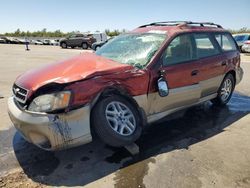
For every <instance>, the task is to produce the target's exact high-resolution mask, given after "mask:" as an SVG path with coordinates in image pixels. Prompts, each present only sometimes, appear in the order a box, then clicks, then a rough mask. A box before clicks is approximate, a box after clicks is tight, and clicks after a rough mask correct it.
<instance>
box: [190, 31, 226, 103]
mask: <svg viewBox="0 0 250 188" xmlns="http://www.w3.org/2000/svg"><path fill="white" fill-rule="evenodd" d="M194 40H195V47H196V56H197V58H198V59H199V61H200V68H199V85H200V89H201V98H203V97H206V96H209V95H211V94H214V93H216V92H217V90H218V88H219V86H220V84H221V82H222V80H223V77H224V74H225V68H226V62H225V57H224V55H223V54H222V52H221V50H220V48H219V45H218V44H217V42H216V40H215V38H214V37H213V35H212V34H210V33H195V34H194Z"/></svg>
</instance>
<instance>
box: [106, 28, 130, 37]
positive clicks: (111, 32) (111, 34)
mask: <svg viewBox="0 0 250 188" xmlns="http://www.w3.org/2000/svg"><path fill="white" fill-rule="evenodd" d="M125 32H126V30H125V29H123V30H121V31H119V30H118V29H115V30H113V31H110V30H109V29H105V33H106V34H107V35H108V36H110V37H113V36H117V35H120V34H121V33H125Z"/></svg>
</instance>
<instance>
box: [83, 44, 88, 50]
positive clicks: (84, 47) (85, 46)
mask: <svg viewBox="0 0 250 188" xmlns="http://www.w3.org/2000/svg"><path fill="white" fill-rule="evenodd" d="M82 49H84V50H86V49H88V44H87V43H86V42H84V43H82Z"/></svg>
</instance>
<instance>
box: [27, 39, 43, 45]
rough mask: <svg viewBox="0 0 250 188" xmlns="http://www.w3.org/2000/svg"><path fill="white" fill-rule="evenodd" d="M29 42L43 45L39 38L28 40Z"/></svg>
mask: <svg viewBox="0 0 250 188" xmlns="http://www.w3.org/2000/svg"><path fill="white" fill-rule="evenodd" d="M30 43H31V44H35V45H43V42H42V41H40V40H31V42H30Z"/></svg>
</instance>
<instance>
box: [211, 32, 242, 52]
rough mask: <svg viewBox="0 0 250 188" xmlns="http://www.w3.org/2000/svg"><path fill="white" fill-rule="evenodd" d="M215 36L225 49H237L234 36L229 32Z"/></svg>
mask: <svg viewBox="0 0 250 188" xmlns="http://www.w3.org/2000/svg"><path fill="white" fill-rule="evenodd" d="M215 38H216V40H217V42H218V43H219V45H220V47H221V49H222V50H223V51H231V50H236V49H237V47H236V45H235V43H234V41H233V39H232V37H231V36H230V35H229V34H216V35H215Z"/></svg>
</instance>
